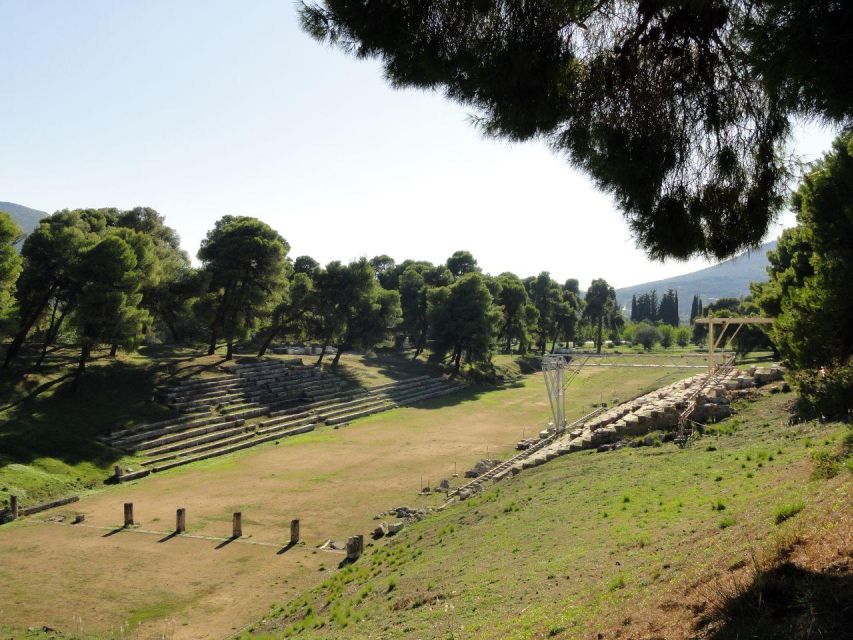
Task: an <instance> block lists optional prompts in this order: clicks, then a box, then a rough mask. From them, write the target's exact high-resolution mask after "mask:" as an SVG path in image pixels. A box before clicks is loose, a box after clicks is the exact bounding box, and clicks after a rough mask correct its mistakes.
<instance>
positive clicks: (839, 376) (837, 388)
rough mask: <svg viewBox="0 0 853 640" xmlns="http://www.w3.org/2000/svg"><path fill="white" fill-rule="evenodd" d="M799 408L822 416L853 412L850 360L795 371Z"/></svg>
mask: <svg viewBox="0 0 853 640" xmlns="http://www.w3.org/2000/svg"><path fill="white" fill-rule="evenodd" d="M793 382H794V385H795V386H796V387H797V390H798V391H799V393H800V410H801V411H803V412H804V413H806V414H811V415H814V416H823V417H825V418H839V419H845V418H848V417H849V416H850V415H851V412H853V364H847V365H845V366H838V367H834V368H826V369H824V370H822V371H812V370H808V371H798V372H797V373H795V374H794V377H793Z"/></svg>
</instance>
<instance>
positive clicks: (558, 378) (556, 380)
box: [542, 354, 589, 431]
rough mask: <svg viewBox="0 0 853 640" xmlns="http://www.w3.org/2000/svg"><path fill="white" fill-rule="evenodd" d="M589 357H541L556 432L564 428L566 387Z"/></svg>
mask: <svg viewBox="0 0 853 640" xmlns="http://www.w3.org/2000/svg"><path fill="white" fill-rule="evenodd" d="M587 360H589V356H580V357H578V356H574V355H566V354H549V355H545V356H542V373H543V374H544V376H545V387H546V389H547V390H548V402H550V403H551V415H552V416H553V418H554V427H555V428H556V429H557V430H558V431H562V430H563V429H565V428H566V424H567V422H566V387H568V386H569V384H571V382H572V380H574V379H575V377H576V376H577V375H578V373H580V370H581V369H582V368H583V366H584V364H586V362H587Z"/></svg>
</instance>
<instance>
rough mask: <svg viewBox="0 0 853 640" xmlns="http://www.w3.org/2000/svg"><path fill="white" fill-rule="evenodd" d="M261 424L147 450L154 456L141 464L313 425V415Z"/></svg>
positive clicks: (149, 463)
mask: <svg viewBox="0 0 853 640" xmlns="http://www.w3.org/2000/svg"><path fill="white" fill-rule="evenodd" d="M262 424H263V423H261V424H257V425H249V426H245V425H243V426H242V427H238V428H235V429H228V430H226V431H222V432H217V433H214V434H208V435H205V436H202V437H200V438H193V439H191V440H184V441H181V442H179V443H175V444H173V445H169V446H168V447H164V448H162V449H156V450H152V451H148V452H147V453H148V455H149V456H155V457H149V458H148V459H146V460H145V461H144V462H143V463H142V464H143V465H144V466H151V465H156V464H159V463H160V462H165V461H166V460H172V459H174V458H178V457H181V456H191V455H193V454H195V453H200V452H202V451H208V450H211V449H218V448H221V447H224V446H226V445H229V444H232V443H236V442H243V441H245V440H250V439H252V438H256V437H259V436H264V435H267V434H271V433H278V432H280V431H281V430H283V429H290V428H293V427H301V426H305V425H309V424H312V425H313V424H314V417H313V416H310V415H306V416H304V417H301V418H299V419H296V420H289V421H287V422H282V423H278V424H274V425H271V424H263V426H261V425H262ZM160 454H166V455H160Z"/></svg>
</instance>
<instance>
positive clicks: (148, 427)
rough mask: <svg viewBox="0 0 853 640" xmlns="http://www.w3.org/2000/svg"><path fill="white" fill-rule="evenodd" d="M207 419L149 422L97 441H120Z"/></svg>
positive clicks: (194, 418)
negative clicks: (140, 434) (143, 433)
mask: <svg viewBox="0 0 853 640" xmlns="http://www.w3.org/2000/svg"><path fill="white" fill-rule="evenodd" d="M199 418H201V419H205V417H204V416H192V415H189V416H177V417H174V418H169V419H168V420H160V421H158V422H148V423H145V424H140V425H137V426H135V427H128V428H126V429H120V430H118V431H113V432H112V433H110V434H109V435H108V436H99V437H98V438H97V439H98V440H100V441H102V442H112V441H115V440H119V439H121V438H123V437H125V436H129V435H131V434H135V433H142V432H144V431H153V430H156V429H163V428H168V427H171V426H173V425H179V424H184V423H186V422H191V421H193V420H196V419H199Z"/></svg>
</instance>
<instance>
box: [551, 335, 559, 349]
mask: <svg viewBox="0 0 853 640" xmlns="http://www.w3.org/2000/svg"><path fill="white" fill-rule="evenodd" d="M557 336H559V334H557V333H555V334H554V339H553V340H552V341H551V353H554V349H556V348H557Z"/></svg>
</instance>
